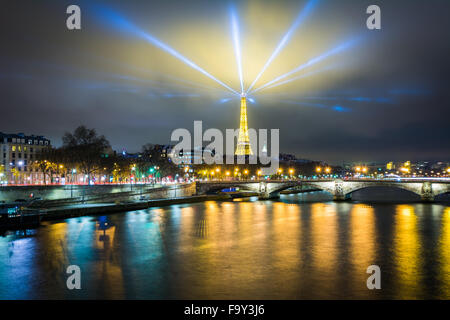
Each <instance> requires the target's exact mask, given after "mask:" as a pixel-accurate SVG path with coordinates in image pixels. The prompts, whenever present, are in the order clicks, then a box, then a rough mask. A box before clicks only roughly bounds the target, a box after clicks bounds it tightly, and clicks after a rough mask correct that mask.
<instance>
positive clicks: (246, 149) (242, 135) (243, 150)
mask: <svg viewBox="0 0 450 320" xmlns="http://www.w3.org/2000/svg"><path fill="white" fill-rule="evenodd" d="M235 155H237V156H251V155H253V152H252V148H251V145H250V139H249V137H248V124H247V99H246V98H245V95H242V96H241V118H240V123H239V137H238V142H237V146H236V152H235Z"/></svg>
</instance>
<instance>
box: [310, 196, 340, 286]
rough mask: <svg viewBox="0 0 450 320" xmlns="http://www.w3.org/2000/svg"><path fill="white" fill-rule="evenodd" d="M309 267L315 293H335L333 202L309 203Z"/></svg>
mask: <svg viewBox="0 0 450 320" xmlns="http://www.w3.org/2000/svg"><path fill="white" fill-rule="evenodd" d="M310 223H311V225H310V228H311V239H312V241H311V258H312V261H311V267H312V270H311V271H312V272H313V273H314V274H315V277H317V278H316V280H315V282H316V285H320V286H318V287H317V289H315V290H316V291H317V293H322V294H323V293H326V294H332V295H334V294H337V292H336V291H338V290H339V288H337V287H338V286H337V282H336V281H337V277H336V274H337V273H338V270H337V259H338V241H337V238H338V234H337V232H338V224H337V215H336V207H335V205H334V204H324V203H314V204H312V205H311V222H310Z"/></svg>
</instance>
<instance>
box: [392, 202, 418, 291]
mask: <svg viewBox="0 0 450 320" xmlns="http://www.w3.org/2000/svg"><path fill="white" fill-rule="evenodd" d="M417 224H418V219H417V215H416V213H415V212H414V206H412V205H406V204H404V205H397V206H396V212H395V232H394V235H395V238H394V253H395V256H394V259H395V261H394V262H395V264H396V274H395V280H396V281H395V282H396V286H395V287H396V297H397V298H403V299H418V298H420V282H421V273H420V272H421V270H420V268H421V261H420V254H421V246H420V242H419V235H418V226H417Z"/></svg>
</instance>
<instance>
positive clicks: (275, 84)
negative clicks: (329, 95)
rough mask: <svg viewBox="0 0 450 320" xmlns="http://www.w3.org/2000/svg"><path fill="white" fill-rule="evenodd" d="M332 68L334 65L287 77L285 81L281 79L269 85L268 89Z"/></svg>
mask: <svg viewBox="0 0 450 320" xmlns="http://www.w3.org/2000/svg"><path fill="white" fill-rule="evenodd" d="M330 69H333V67H332V66H329V67H326V68H323V69H320V70H316V71H311V72H308V73H305V74H301V75H299V76H296V77H294V78H290V79H287V80H284V81H281V82H278V83H274V84H272V85H270V86H267V87H266V89H270V88H275V87H278V86H281V85H283V84H286V83H289V82H292V81H296V80H300V79H303V78H307V77H310V76H313V75H315V74H317V73H320V72H323V71H327V70H330Z"/></svg>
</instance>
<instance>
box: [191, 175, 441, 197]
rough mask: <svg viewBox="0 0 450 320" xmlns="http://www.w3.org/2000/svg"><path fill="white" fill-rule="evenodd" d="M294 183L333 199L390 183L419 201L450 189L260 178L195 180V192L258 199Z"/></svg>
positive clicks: (427, 184)
mask: <svg viewBox="0 0 450 320" xmlns="http://www.w3.org/2000/svg"><path fill="white" fill-rule="evenodd" d="M295 187H302V188H312V189H320V190H323V191H327V192H329V193H331V194H332V195H333V199H334V200H336V201H342V200H348V199H350V198H351V194H352V193H353V192H355V191H357V190H361V189H365V188H371V187H391V188H399V189H403V190H407V191H410V192H412V193H415V194H417V195H419V196H420V198H421V199H422V201H433V200H434V197H436V196H437V195H439V194H443V193H448V192H450V180H448V181H447V180H442V179H440V180H439V179H436V180H429V179H399V180H387V179H386V180H369V179H355V180H342V179H333V180H260V181H255V180H251V181H207V182H196V193H197V194H199V195H200V194H207V193H209V194H210V193H217V192H220V191H221V190H223V189H227V188H239V189H240V190H244V191H250V192H256V193H258V194H259V197H260V198H261V199H270V198H278V197H279V195H280V192H281V191H283V190H286V189H291V188H295Z"/></svg>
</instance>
